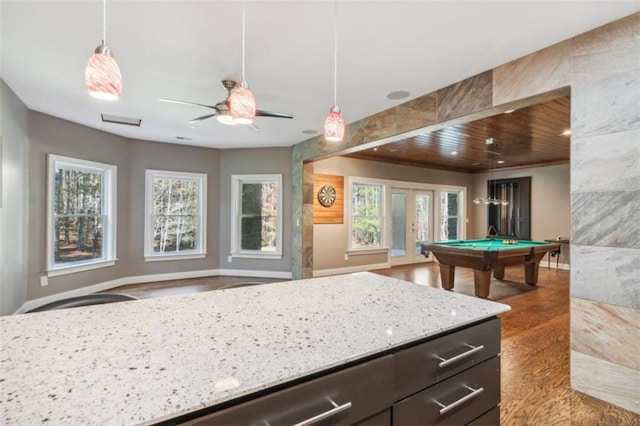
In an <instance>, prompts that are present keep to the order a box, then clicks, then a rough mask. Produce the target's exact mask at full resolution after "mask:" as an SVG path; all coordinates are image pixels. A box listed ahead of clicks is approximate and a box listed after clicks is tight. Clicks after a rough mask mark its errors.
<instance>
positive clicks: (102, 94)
mask: <svg viewBox="0 0 640 426" xmlns="http://www.w3.org/2000/svg"><path fill="white" fill-rule="evenodd" d="M106 8H107V6H106V0H102V43H101V44H100V45H99V46H98V47H96V49H95V51H94V52H93V55H91V57H90V58H89V61H88V62H87V66H86V68H85V70H84V81H85V85H86V87H87V91H88V92H89V95H91V96H93V97H94V98H97V99H102V100H107V101H115V100H118V99H119V98H120V95H121V94H122V75H121V74H120V67H118V63H117V62H116V60H115V58H114V57H113V53H112V52H111V49H109V47H108V46H107V45H106V39H107V29H106V28H107V22H106V16H107V12H106Z"/></svg>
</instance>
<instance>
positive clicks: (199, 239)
mask: <svg viewBox="0 0 640 426" xmlns="http://www.w3.org/2000/svg"><path fill="white" fill-rule="evenodd" d="M206 187H207V175H206V174H201V173H185V172H173V171H164V170H147V171H146V190H145V197H146V206H145V219H146V220H145V249H144V250H145V259H146V260H147V261H154V260H171V259H174V260H175V259H176V258H181V259H185V258H202V257H204V256H205V255H206V225H205V224H206V193H207V191H206Z"/></svg>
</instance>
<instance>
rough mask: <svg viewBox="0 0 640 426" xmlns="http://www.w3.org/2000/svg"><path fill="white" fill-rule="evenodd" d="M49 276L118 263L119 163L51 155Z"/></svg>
mask: <svg viewBox="0 0 640 426" xmlns="http://www.w3.org/2000/svg"><path fill="white" fill-rule="evenodd" d="M48 163H49V164H48V166H49V169H48V194H47V210H48V213H47V272H48V275H49V276H55V275H61V274H66V273H72V272H79V271H83V270H88V269H93V268H99V267H104V266H111V265H113V264H115V252H116V251H115V247H116V241H115V235H116V174H117V167H116V166H113V165H109V164H102V163H96V162H92V161H86V160H81V159H76V158H70V157H62V156H58V155H49V161H48Z"/></svg>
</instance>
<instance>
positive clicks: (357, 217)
mask: <svg viewBox="0 0 640 426" xmlns="http://www.w3.org/2000/svg"><path fill="white" fill-rule="evenodd" d="M383 188H384V186H383V185H381V184H370V183H362V182H352V184H351V232H350V234H351V235H350V243H349V245H350V249H355V250H357V249H373V248H381V247H383V245H384V243H383V241H384V240H383V229H384V190H383Z"/></svg>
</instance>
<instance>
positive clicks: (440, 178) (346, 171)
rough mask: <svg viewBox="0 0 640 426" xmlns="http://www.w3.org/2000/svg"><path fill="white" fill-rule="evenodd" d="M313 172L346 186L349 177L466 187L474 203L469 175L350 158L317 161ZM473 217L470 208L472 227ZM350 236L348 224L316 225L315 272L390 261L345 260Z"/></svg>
mask: <svg viewBox="0 0 640 426" xmlns="http://www.w3.org/2000/svg"><path fill="white" fill-rule="evenodd" d="M313 171H314V173H319V174H330V175H340V176H344V177H345V186H346V185H347V178H348V177H349V176H357V177H366V178H375V179H387V180H398V181H407V182H420V183H431V184H439V185H455V186H464V187H467V205H469V203H470V202H471V199H470V198H469V197H470V196H471V194H470V193H471V192H472V188H473V182H474V180H473V175H470V174H467V173H458V172H450V171H446V170H436V169H424V168H421V167H410V166H401V165H397V164H387V163H380V162H376V161H365V160H356V159H352V158H346V157H332V158H328V159H326V160H319V161H316V162H314V163H313ZM345 191H346V189H345ZM473 213H474V211H473V210H472V209H471V208H469V209H468V211H467V214H468V216H467V217H468V218H469V223H473ZM345 219H346V215H345ZM469 232H470V230H469V229H467V233H469ZM348 234H349V233H348V226H347V223H346V222H345V223H342V224H317V225H313V242H314V244H313V268H314V270H315V271H319V270H325V269H335V268H348V267H354V266H362V265H371V264H377V263H384V262H386V261H387V255H386V254H371V255H358V256H349V259H348V260H344V254H345V252H346V249H347V245H348V238H349V235H348Z"/></svg>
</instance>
